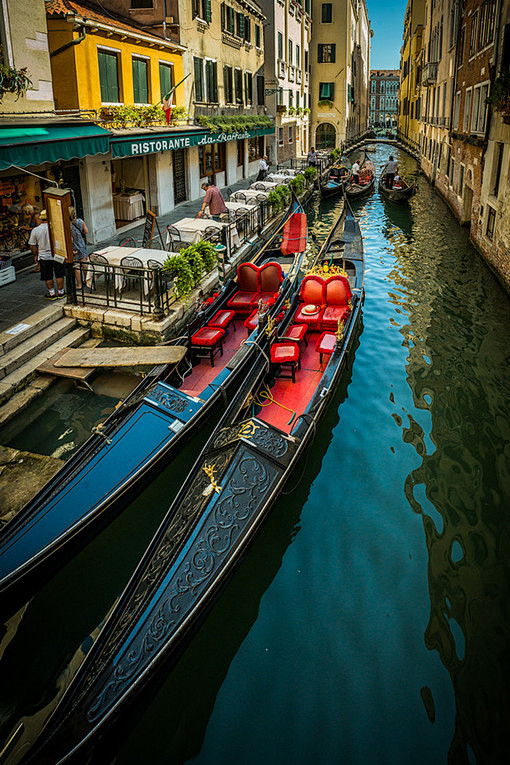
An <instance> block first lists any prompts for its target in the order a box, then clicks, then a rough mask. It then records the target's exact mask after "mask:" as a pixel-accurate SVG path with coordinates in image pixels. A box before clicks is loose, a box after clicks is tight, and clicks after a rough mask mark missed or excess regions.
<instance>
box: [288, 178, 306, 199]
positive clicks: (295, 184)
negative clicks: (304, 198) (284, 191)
mask: <svg viewBox="0 0 510 765" xmlns="http://www.w3.org/2000/svg"><path fill="white" fill-rule="evenodd" d="M289 186H290V188H291V189H292V191H293V192H294V194H295V195H296V196H297V197H299V196H300V195H301V194H302V193H303V191H304V190H305V176H304V175H302V174H301V173H298V175H296V176H295V177H294V178H292V179H291V180H290V181H289Z"/></svg>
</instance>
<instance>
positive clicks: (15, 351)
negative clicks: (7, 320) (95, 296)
mask: <svg viewBox="0 0 510 765" xmlns="http://www.w3.org/2000/svg"><path fill="white" fill-rule="evenodd" d="M75 326H76V320H75V319H71V318H59V319H57V320H56V321H55V320H53V322H52V323H51V324H50V325H49V326H45V327H44V328H42V329H39V330H38V331H37V332H36V333H35V334H33V335H31V336H30V337H28V338H27V339H25V340H24V341H21V342H20V343H19V344H18V345H16V346H15V347H14V348H12V350H9V351H7V353H4V354H3V355H2V356H0V380H2V379H3V378H5V377H7V375H10V374H12V372H14V371H16V369H19V367H21V366H22V365H23V364H25V362H27V361H30V359H31V358H33V357H34V356H36V355H37V354H38V353H39V352H40V351H43V350H44V349H45V348H48V347H49V346H51V345H53V344H54V343H55V342H56V341H57V340H60V338H61V337H63V336H64V335H67V334H68V333H69V332H70V331H71V330H72V329H73V328H74V327H75ZM52 355H53V354H52Z"/></svg>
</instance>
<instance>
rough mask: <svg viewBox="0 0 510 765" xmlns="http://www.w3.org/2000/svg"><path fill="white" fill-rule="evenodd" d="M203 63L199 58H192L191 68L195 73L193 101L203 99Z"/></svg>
mask: <svg viewBox="0 0 510 765" xmlns="http://www.w3.org/2000/svg"><path fill="white" fill-rule="evenodd" d="M203 64H204V62H203V61H202V59H201V58H194V59H193V70H194V73H195V101H205V86H204V66H203Z"/></svg>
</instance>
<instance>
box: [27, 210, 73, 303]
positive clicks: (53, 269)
mask: <svg viewBox="0 0 510 765" xmlns="http://www.w3.org/2000/svg"><path fill="white" fill-rule="evenodd" d="M39 216H40V218H41V223H40V224H39V226H36V227H35V228H33V229H32V233H31V234H30V239H29V240H28V244H29V245H30V249H31V250H32V255H33V256H34V258H37V260H38V261H39V264H40V266H41V281H43V282H46V286H47V288H48V292H47V293H46V295H45V296H44V297H45V298H47V300H57V298H63V297H64V296H65V292H64V275H65V268H64V264H63V263H58V261H56V260H53V255H52V252H51V244H50V232H49V229H48V221H47V217H46V210H41V212H40V214H39ZM54 279H55V281H56V283H57V291H55V285H54Z"/></svg>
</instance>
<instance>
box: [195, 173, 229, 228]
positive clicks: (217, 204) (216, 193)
mask: <svg viewBox="0 0 510 765" xmlns="http://www.w3.org/2000/svg"><path fill="white" fill-rule="evenodd" d="M202 188H203V189H204V191H205V197H204V203H203V205H202V209H201V210H200V212H199V213H198V217H199V218H201V217H202V215H203V214H204V211H205V208H206V207H207V205H209V212H210V214H211V218H212V219H213V220H219V219H220V215H221V214H222V213H226V212H228V210H227V207H226V205H225V200H224V199H223V195H222V193H221V191H220V190H219V188H218V187H217V186H215V185H214V183H213V181H212V180H211V181H210V182H209V184H207V183H203V184H202Z"/></svg>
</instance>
